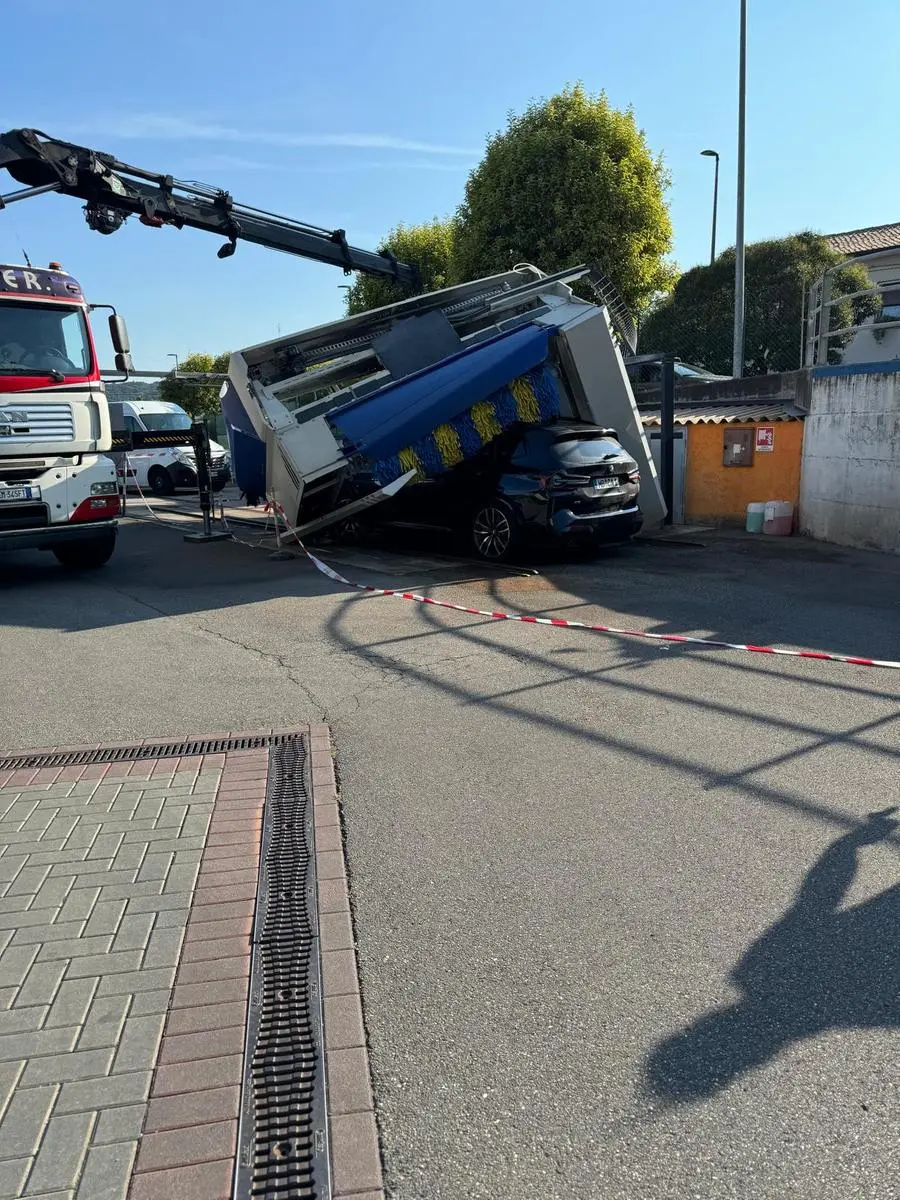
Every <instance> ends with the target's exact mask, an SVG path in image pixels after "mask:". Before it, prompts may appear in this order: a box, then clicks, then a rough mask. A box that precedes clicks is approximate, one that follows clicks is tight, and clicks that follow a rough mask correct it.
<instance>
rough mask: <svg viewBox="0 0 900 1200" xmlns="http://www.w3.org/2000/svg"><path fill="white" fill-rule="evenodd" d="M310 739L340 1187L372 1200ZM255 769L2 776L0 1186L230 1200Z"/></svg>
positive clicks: (339, 908) (239, 757)
mask: <svg viewBox="0 0 900 1200" xmlns="http://www.w3.org/2000/svg"><path fill="white" fill-rule="evenodd" d="M306 737H307V746H308V749H309V751H310V767H311V770H310V776H311V782H312V785H313V798H314V801H315V811H316V820H315V827H316V830H317V833H316V838H317V862H318V864H319V873H320V897H319V908H320V924H321V942H322V950H323V951H324V953H323V960H322V965H323V975H324V983H325V987H324V996H325V1000H324V1005H325V1017H326V1045H327V1049H328V1075H329V1091H330V1098H331V1101H332V1103H331V1105H330V1112H331V1121H330V1126H331V1146H332V1166H333V1173H334V1174H333V1181H334V1192H335V1195H337V1196H343V1195H346V1196H354V1197H356V1198H357V1200H379V1198H380V1197H382V1196H383V1193H382V1192H381V1191H380V1184H381V1172H380V1164H379V1159H378V1146H377V1135H376V1130H375V1123H374V1114H373V1112H372V1097H371V1091H370V1089H369V1081H368V1061H367V1056H366V1051H365V1039H364V1033H363V1027H362V1019H361V1013H360V1006H359V993H358V981H357V977H356V963H355V955H354V951H353V941H352V933H351V928H350V921H349V905H348V899H347V887H346V878H345V874H344V867H343V854H342V849H341V841H340V835H339V827H338V820H339V817H338V807H337V804H336V793H335V788H334V774H333V764H332V760H331V754H330V742H329V737H328V730H327V727H325V726H317V727H314V728H313V729H312V730H311V731H309V732H308V733H307V734H306ZM267 771H268V751H267V750H264V749H263V750H249V751H247V750H245V751H236V752H228V753H227V754H214V755H206V756H201V755H197V756H193V757H191V758H182V759H175V758H160V759H156V760H154V761H149V762H148V761H143V762H133V763H114V764H112V765H109V766H104V765H88V766H84V767H77V766H76V767H63V768H61V769H60V768H44V769H41V770H38V771H34V770H19V771H15V772H8V771H7V772H2V771H0V897H2V899H0V1200H5V1198H7V1197H27V1198H28V1200H126V1198H127V1200H228V1198H229V1197H230V1196H231V1189H232V1177H233V1169H234V1155H235V1148H236V1140H237V1128H238V1124H237V1118H238V1112H239V1106H240V1083H241V1073H242V1063H243V1051H244V1038H245V1030H246V1023H247V998H248V985H249V976H250V953H251V929H252V923H253V912H254V906H255V902H256V892H257V883H258V867H259V844H260V836H261V828H262V813H263V807H264V801H265V793H266V777H267ZM319 843H320V844H319Z"/></svg>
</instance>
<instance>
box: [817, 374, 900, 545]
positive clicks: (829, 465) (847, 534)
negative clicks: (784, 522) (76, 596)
mask: <svg viewBox="0 0 900 1200" xmlns="http://www.w3.org/2000/svg"><path fill="white" fill-rule="evenodd" d="M811 374H812V386H811V391H810V411H809V416H808V417H807V418H806V422H805V426H806V428H805V434H804V442H803V472H802V479H801V487H800V526H801V529H802V531H803V532H804V533H808V534H810V535H811V536H812V537H815V538H820V539H821V540H823V541H828V542H837V543H839V544H840V545H844V546H859V547H863V548H870V549H873V550H887V551H890V552H892V553H894V554H900V363H870V364H867V365H857V366H850V365H846V364H844V365H841V366H839V367H817V368H815V369H814V370H813V371H812V372H811Z"/></svg>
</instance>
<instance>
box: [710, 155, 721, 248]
mask: <svg viewBox="0 0 900 1200" xmlns="http://www.w3.org/2000/svg"><path fill="white" fill-rule="evenodd" d="M718 209H719V156H718V154H717V155H716V175H715V182H714V183H713V224H712V245H711V246H710V250H709V265H710V266H712V265H713V263H714V262H715V261H716V213H717V212H718Z"/></svg>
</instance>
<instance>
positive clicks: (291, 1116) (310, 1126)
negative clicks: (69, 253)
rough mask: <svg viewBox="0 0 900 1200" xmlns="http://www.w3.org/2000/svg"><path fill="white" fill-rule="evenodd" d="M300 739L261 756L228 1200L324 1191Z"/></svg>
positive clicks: (317, 1006)
mask: <svg viewBox="0 0 900 1200" xmlns="http://www.w3.org/2000/svg"><path fill="white" fill-rule="evenodd" d="M305 766H306V754H305V749H304V745H303V742H302V741H301V740H300V739H294V740H292V741H288V742H286V743H284V744H282V745H280V746H278V747H277V749H275V750H273V751H272V753H271V754H270V756H269V784H268V792H267V795H266V807H265V817H264V821H263V835H262V847H261V852H260V853H261V864H260V873H259V891H258V893H257V902H256V919H255V923H254V929H253V963H252V968H251V976H250V1009H249V1014H248V1024H247V1044H246V1051H245V1054H244V1081H243V1088H242V1095H241V1129H240V1137H239V1140H238V1160H237V1168H236V1172H235V1190H234V1196H235V1198H236V1200H249V1198H250V1197H263V1198H264V1200H288V1198H290V1200H297V1198H299V1197H316V1198H317V1200H327V1198H328V1197H329V1196H330V1195H331V1181H330V1177H329V1155H328V1133H327V1124H326V1116H325V1087H324V1059H323V1046H324V1039H323V1035H322V1001H321V996H322V988H321V982H320V978H319V939H318V926H317V922H316V917H315V913H316V877H315V857H314V855H313V854H312V852H311V851H312V846H313V806H312V804H311V803H310V801H309V798H308V791H307V788H306V784H305V779H304V770H305Z"/></svg>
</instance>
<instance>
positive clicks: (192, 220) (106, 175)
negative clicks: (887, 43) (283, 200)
mask: <svg viewBox="0 0 900 1200" xmlns="http://www.w3.org/2000/svg"><path fill="white" fill-rule="evenodd" d="M2 168H5V169H6V170H7V171H9V173H10V175H11V176H12V177H13V179H15V180H16V181H17V182H18V183H21V184H24V185H25V186H24V188H23V190H22V191H19V192H12V193H10V194H8V195H6V196H3V195H0V208H3V207H5V206H6V205H7V204H11V203H13V202H14V201H16V200H26V199H28V198H29V197H31V196H36V195H40V194H41V193H43V192H60V193H61V194H62V195H64V196H75V197H77V198H78V199H80V200H84V202H85V207H84V212H85V218H86V220H87V223H88V225H89V226H90V227H91V229H94V230H96V231H97V232H98V233H115V231H116V230H117V229H120V228H121V227H122V225H123V224H124V223H125V221H126V220H127V218H128V217H129V216H130V215H132V214H134V215H135V216H137V217H138V219H139V220H140V221H141V222H142V223H143V224H144V225H149V226H150V227H151V228H159V227H161V226H163V225H174V226H175V228H176V229H182V228H183V227H184V226H185V225H187V226H189V227H190V228H191V229H202V230H205V231H206V232H207V233H216V234H219V235H220V236H221V237H224V238H225V239H226V241H225V244H224V245H223V246H221V247H220V248H219V251H218V255H219V258H228V257H229V256H230V255H232V254H233V253H234V251H235V248H236V245H237V242H238V241H239V240H241V239H243V241H245V242H255V243H256V245H258V246H266V247H268V248H269V249H272V250H282V251H284V253H285V254H296V255H298V256H299V257H301V258H311V259H314V260H315V261H316V262H323V263H329V264H331V265H332V266H336V267H341V268H342V269H343V271H344V273H345V274H349V273H350V272H351V271H363V272H365V273H367V274H370V275H383V276H386V277H387V278H390V279H395V280H397V282H398V283H405V284H408V285H410V286H411V287H414V286H415V285H416V284H417V283H418V279H419V276H418V271H417V270H416V268H415V266H413V265H411V264H409V263H401V262H398V261H397V260H396V259H395V258H394V256H393V255H392V254H389V253H380V254H379V253H376V252H374V251H371V250H360V249H358V248H357V247H356V246H351V245H349V243H348V242H347V238H346V235H345V233H344V230H343V229H322V228H320V227H318V226H315V225H305V224H303V223H302V222H301V221H294V220H292V219H291V218H290V217H280V216H277V215H276V214H274V213H269V212H265V211H263V210H262V209H257V208H251V207H249V206H248V205H245V204H237V203H235V201H234V200H233V199H232V197H231V195H230V194H229V193H228V192H225V191H222V190H221V189H219V188H214V187H209V186H207V185H205V184H201V183H187V182H184V181H181V180H177V179H173V178H172V176H171V175H159V174H157V173H155V172H153V171H145V170H143V169H142V168H141V167H133V166H130V165H129V164H128V163H124V162H120V161H119V159H117V158H114V157H113V155H111V154H104V153H102V152H101V151H99V150H91V149H89V148H88V147H86V146H75V145H73V144H72V143H71V142H60V141H56V140H55V139H54V138H50V137H47V135H46V134H45V133H41V132H40V130H37V129H11V130H9V132H7V133H4V134H0V169H2Z"/></svg>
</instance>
